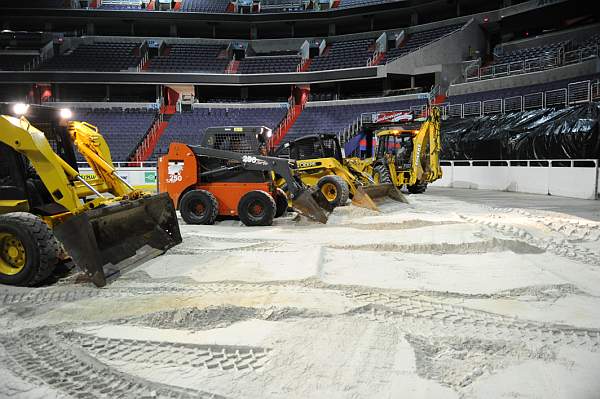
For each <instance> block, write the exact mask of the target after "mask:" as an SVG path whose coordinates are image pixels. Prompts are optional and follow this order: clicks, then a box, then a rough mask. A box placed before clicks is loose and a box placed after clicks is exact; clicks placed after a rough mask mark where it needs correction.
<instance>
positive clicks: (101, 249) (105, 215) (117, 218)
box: [54, 193, 182, 287]
mask: <svg viewBox="0 0 600 399" xmlns="http://www.w3.org/2000/svg"><path fill="white" fill-rule="evenodd" d="M54 232H55V234H56V237H57V238H58V239H59V241H61V243H62V244H63V246H64V247H65V250H66V251H67V253H68V254H69V255H70V256H71V258H72V259H73V261H74V262H75V264H77V265H78V266H79V267H80V268H81V269H83V270H84V271H85V272H86V273H87V274H88V275H89V276H90V277H91V279H92V282H93V283H94V284H95V285H96V286H98V287H102V286H104V285H106V281H107V279H109V278H114V277H116V276H118V275H119V274H120V273H122V272H123V271H124V270H125V269H129V268H131V267H133V266H136V265H139V264H141V263H143V262H145V261H147V260H149V259H151V258H154V257H156V256H158V255H160V254H162V253H164V252H165V251H166V250H168V249H169V248H171V247H173V246H175V245H177V244H179V243H181V240H182V239H181V233H180V232H179V225H178V223H177V215H176V213H175V208H174V206H173V202H172V201H171V199H170V198H169V196H168V194H167V193H163V194H159V195H155V196H150V197H145V198H141V199H138V200H133V201H130V200H123V201H121V202H118V203H115V204H114V205H108V206H104V207H99V208H96V209H93V210H90V211H87V212H85V213H82V214H80V215H76V216H73V217H71V218H69V219H68V220H66V221H65V222H64V223H61V224H60V225H59V226H57V227H56V228H55V229H54Z"/></svg>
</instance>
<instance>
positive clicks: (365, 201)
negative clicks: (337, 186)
mask: <svg viewBox="0 0 600 399" xmlns="http://www.w3.org/2000/svg"><path fill="white" fill-rule="evenodd" d="M352 205H354V206H359V207H361V208H367V209H370V210H372V211H377V212H379V207H378V206H377V204H375V202H374V201H373V199H372V198H371V197H370V196H369V194H367V193H366V192H365V190H364V189H363V188H362V187H356V191H355V192H354V196H353V197H352Z"/></svg>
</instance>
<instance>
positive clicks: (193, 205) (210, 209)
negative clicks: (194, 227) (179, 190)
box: [179, 190, 219, 224]
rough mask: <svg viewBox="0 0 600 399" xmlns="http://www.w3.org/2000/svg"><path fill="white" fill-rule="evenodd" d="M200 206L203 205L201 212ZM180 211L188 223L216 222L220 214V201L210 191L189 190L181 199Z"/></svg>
mask: <svg viewBox="0 0 600 399" xmlns="http://www.w3.org/2000/svg"><path fill="white" fill-rule="evenodd" d="M198 206H201V207H202V211H201V212H200V213H198V210H197V207H198ZM179 212H181V218H182V219H183V220H184V221H185V222H186V223H187V224H215V220H217V216H219V202H218V201H217V199H216V198H215V196H214V195H213V194H212V193H211V192H209V191H206V190H193V191H188V192H187V193H185V194H184V195H183V197H182V198H181V200H180V201H179Z"/></svg>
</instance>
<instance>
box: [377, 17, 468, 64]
mask: <svg viewBox="0 0 600 399" xmlns="http://www.w3.org/2000/svg"><path fill="white" fill-rule="evenodd" d="M462 26H463V25H462V24H458V25H449V26H443V27H441V28H435V29H429V30H424V31H420V32H415V33H411V34H410V35H409V36H408V38H407V39H405V40H404V42H403V43H401V44H400V47H397V48H392V49H388V51H387V53H386V55H385V57H384V59H383V60H382V61H381V63H382V64H383V63H385V62H390V61H393V60H395V59H396V58H398V57H402V56H403V55H406V54H408V53H411V52H413V51H415V50H418V49H419V48H421V47H423V46H426V45H428V44H430V43H431V42H433V41H435V40H438V39H439V38H441V37H443V36H446V35H448V34H450V33H452V32H454V31H456V30H458V29H460V28H462Z"/></svg>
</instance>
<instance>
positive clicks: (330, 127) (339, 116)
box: [283, 100, 424, 142]
mask: <svg viewBox="0 0 600 399" xmlns="http://www.w3.org/2000/svg"><path fill="white" fill-rule="evenodd" d="M423 104H424V101H423V100H414V101H406V100H405V101H392V102H380V103H368V104H351V105H330V106H318V107H306V108H304V110H303V111H302V114H300V117H299V118H298V119H297V120H296V123H294V125H293V126H292V128H291V129H290V130H289V131H288V133H287V134H286V136H285V137H284V140H283V142H286V141H290V140H294V139H296V138H299V137H302V136H305V135H307V134H316V133H339V132H341V131H342V130H344V129H346V128H347V127H348V126H350V125H351V124H352V123H353V122H354V121H355V120H356V119H357V118H359V117H360V115H361V114H362V113H364V112H375V111H398V110H402V109H409V108H410V107H411V106H418V105H423Z"/></svg>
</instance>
